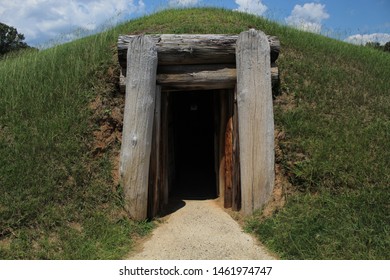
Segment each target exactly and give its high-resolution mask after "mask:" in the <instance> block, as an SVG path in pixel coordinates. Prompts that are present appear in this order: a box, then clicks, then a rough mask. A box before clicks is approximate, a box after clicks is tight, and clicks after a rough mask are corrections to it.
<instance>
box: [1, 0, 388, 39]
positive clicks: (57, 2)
mask: <svg viewBox="0 0 390 280" xmlns="http://www.w3.org/2000/svg"><path fill="white" fill-rule="evenodd" d="M190 6H217V7H224V8H227V9H233V10H240V11H245V12H248V13H253V14H256V15H259V16H263V17H267V18H269V19H272V20H275V21H278V22H280V23H283V24H288V25H291V26H294V27H296V28H299V29H303V30H306V31H310V32H316V33H321V34H324V35H327V36H330V37H333V38H336V39H340V40H346V41H349V42H351V43H357V44H364V43H365V42H367V41H379V42H380V43H382V44H383V43H385V42H388V41H390V0H354V1H352V0H321V1H316V0H307V1H301V0H228V1H223V0H157V1H153V0H0V22H3V23H5V24H8V25H11V26H14V27H16V28H17V29H18V31H19V32H21V33H23V34H24V35H25V37H26V42H27V43H29V44H30V45H34V46H39V45H44V44H45V43H46V42H48V41H50V40H54V41H61V40H64V41H66V40H71V39H73V38H75V37H77V33H79V34H85V33H88V32H94V31H96V30H98V29H99V28H101V26H102V25H110V24H115V23H116V22H117V21H121V20H124V19H132V18H136V17H139V16H142V15H145V14H151V13H153V12H156V11H158V10H160V9H164V8H167V7H190ZM74 30H77V32H74Z"/></svg>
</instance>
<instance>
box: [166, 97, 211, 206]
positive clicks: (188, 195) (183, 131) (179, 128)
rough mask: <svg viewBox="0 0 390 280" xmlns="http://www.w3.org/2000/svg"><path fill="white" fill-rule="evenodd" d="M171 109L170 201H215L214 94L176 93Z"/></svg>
mask: <svg viewBox="0 0 390 280" xmlns="http://www.w3.org/2000/svg"><path fill="white" fill-rule="evenodd" d="M172 105H173V106H172V111H173V112H172V114H173V129H172V132H173V135H172V138H173V142H174V162H175V164H174V165H175V166H174V170H175V174H174V184H173V186H172V192H171V197H175V198H180V199H212V198H216V197H217V187H216V175H215V170H214V165H215V159H214V156H215V151H214V148H215V147H214V134H215V133H214V126H215V125H214V123H215V118H214V94H213V92H212V91H190V92H176V93H173V94H172Z"/></svg>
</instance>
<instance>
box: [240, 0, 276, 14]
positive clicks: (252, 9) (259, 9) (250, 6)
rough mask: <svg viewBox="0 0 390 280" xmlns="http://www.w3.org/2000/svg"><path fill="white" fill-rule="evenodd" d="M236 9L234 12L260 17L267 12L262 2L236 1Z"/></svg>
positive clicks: (257, 0) (256, 0)
mask: <svg viewBox="0 0 390 280" xmlns="http://www.w3.org/2000/svg"><path fill="white" fill-rule="evenodd" d="M235 2H236V4H237V5H238V8H237V9H236V10H235V11H240V12H245V13H249V14H254V15H258V16H261V15H263V14H264V13H265V11H267V9H268V8H267V6H266V5H264V4H263V3H262V0H236V1H235Z"/></svg>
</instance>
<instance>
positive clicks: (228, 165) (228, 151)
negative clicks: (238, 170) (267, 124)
mask: <svg viewBox="0 0 390 280" xmlns="http://www.w3.org/2000/svg"><path fill="white" fill-rule="evenodd" d="M232 198H233V117H232V116H230V117H229V118H228V120H227V124H226V131H225V196H224V207H225V208H230V207H232V204H233V201H232Z"/></svg>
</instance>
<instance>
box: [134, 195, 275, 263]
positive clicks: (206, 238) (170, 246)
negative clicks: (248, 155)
mask: <svg viewBox="0 0 390 280" xmlns="http://www.w3.org/2000/svg"><path fill="white" fill-rule="evenodd" d="M141 246H142V248H139V250H138V252H136V253H133V255H131V256H130V257H129V258H130V259H136V260H142V259H143V260H172V259H181V260H216V259H217V260H236V259H237V260H238V259H248V260H249V259H274V257H272V256H271V255H270V254H269V253H267V252H266V250H265V248H263V247H262V246H261V245H259V244H258V243H257V241H256V240H255V238H253V237H252V236H251V235H249V234H247V233H244V232H243V230H242V228H241V227H240V225H239V224H238V223H237V222H236V221H234V220H233V218H232V217H231V216H230V215H229V214H227V213H226V212H225V211H224V210H223V209H222V208H221V207H220V206H219V205H217V203H216V201H214V200H185V201H180V202H178V203H177V204H176V209H174V210H172V214H170V215H169V216H168V218H167V219H164V220H163V222H162V224H160V225H158V227H157V228H156V229H155V230H154V231H153V234H152V236H151V238H150V239H148V240H147V241H145V242H144V243H143V244H142V245H141Z"/></svg>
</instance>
